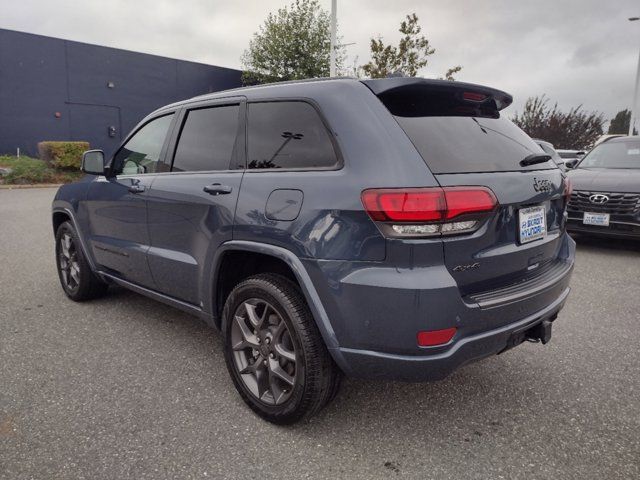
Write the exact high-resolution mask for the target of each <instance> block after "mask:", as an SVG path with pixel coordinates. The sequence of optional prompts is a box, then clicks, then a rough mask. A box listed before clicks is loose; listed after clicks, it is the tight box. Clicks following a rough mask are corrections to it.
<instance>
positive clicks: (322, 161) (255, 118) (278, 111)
mask: <svg viewBox="0 0 640 480" xmlns="http://www.w3.org/2000/svg"><path fill="white" fill-rule="evenodd" d="M247 132H248V139H247V143H248V162H247V167H248V168H249V169H327V168H333V167H335V166H336V165H337V164H338V159H337V156H336V152H335V150H334V148H333V142H332V141H331V137H330V136H329V132H328V130H327V127H326V126H325V125H324V123H323V122H322V119H321V118H320V115H319V114H318V112H317V111H316V109H315V108H314V107H313V106H311V105H310V104H309V103H306V102H302V101H278V102H257V103H250V104H248V121H247Z"/></svg>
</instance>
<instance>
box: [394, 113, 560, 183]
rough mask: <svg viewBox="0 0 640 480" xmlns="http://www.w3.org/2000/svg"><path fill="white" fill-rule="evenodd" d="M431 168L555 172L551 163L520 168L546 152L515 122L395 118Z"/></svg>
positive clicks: (447, 117)
mask: <svg viewBox="0 0 640 480" xmlns="http://www.w3.org/2000/svg"><path fill="white" fill-rule="evenodd" d="M394 118H395V119H396V120H397V122H398V123H399V124H400V126H401V127H402V129H403V130H404V132H405V133H406V134H407V136H408V137H409V139H410V140H411V141H412V142H413V144H414V145H415V147H416V149H417V150H418V152H419V153H420V155H421V156H422V158H423V159H424V161H425V162H426V164H427V165H428V167H429V169H430V170H431V171H432V172H433V173H436V174H439V173H465V172H502V171H518V170H541V169H553V168H556V166H555V164H554V163H553V162H551V161H548V162H545V163H540V164H535V165H530V166H528V167H521V166H520V161H521V160H522V159H524V158H525V157H527V156H528V155H531V154H532V153H544V152H543V150H542V149H541V148H540V147H539V146H538V145H537V144H536V143H535V142H534V141H533V140H532V139H531V138H530V137H529V136H528V135H527V134H526V133H524V132H523V131H522V130H521V129H520V128H518V127H517V126H516V125H515V124H513V122H511V121H510V120H508V119H506V118H504V117H503V116H500V117H499V118H483V117H477V118H476V117H465V116H424V117H402V116H398V115H396V116H394Z"/></svg>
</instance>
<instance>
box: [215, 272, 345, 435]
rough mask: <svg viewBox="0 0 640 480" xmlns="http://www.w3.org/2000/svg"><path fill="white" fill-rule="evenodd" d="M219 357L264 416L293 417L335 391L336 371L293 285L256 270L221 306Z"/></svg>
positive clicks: (315, 406)
mask: <svg viewBox="0 0 640 480" xmlns="http://www.w3.org/2000/svg"><path fill="white" fill-rule="evenodd" d="M223 325H224V330H225V331H224V335H225V359H226V362H227V367H228V369H229V373H230V374H231V377H232V379H233V382H234V385H235V387H236V389H237V390H238V392H239V393H240V395H241V396H242V398H243V400H244V401H245V402H246V403H247V405H248V406H249V407H250V408H251V409H252V410H253V411H255V412H256V413H257V414H258V415H260V416H261V417H262V418H264V419H265V420H268V421H270V422H273V423H278V424H289V423H294V422H296V421H298V420H300V419H302V418H305V417H309V416H311V415H313V414H315V413H317V412H318V411H319V410H320V409H321V408H322V407H324V406H325V405H326V404H327V403H328V402H329V401H330V400H331V399H332V398H333V396H335V394H336V392H337V389H338V386H339V382H340V372H339V370H338V368H337V367H336V365H335V364H334V362H333V360H332V359H331V356H330V355H329V352H328V351H327V349H326V347H325V345H324V342H323V340H322V337H321V336H320V332H319V331H318V328H317V326H316V324H315V322H314V320H313V318H312V316H311V312H310V311H309V308H308V307H307V305H306V303H305V301H304V298H303V297H302V294H301V293H300V291H299V290H298V288H297V286H296V285H295V284H293V283H292V282H290V281H289V280H287V279H286V278H284V277H281V276H279V275H273V274H261V275H256V276H254V277H251V278H248V279H247V280H245V281H243V282H242V283H240V284H239V285H238V286H236V287H235V288H234V290H233V291H232V292H231V294H230V295H229V298H228V299H227V301H226V303H225V307H224V312H223Z"/></svg>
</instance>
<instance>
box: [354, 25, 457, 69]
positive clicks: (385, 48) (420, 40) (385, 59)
mask: <svg viewBox="0 0 640 480" xmlns="http://www.w3.org/2000/svg"><path fill="white" fill-rule="evenodd" d="M421 31H422V28H421V27H420V25H419V24H418V16H417V15H416V14H415V13H412V14H411V15H407V18H406V20H404V21H403V22H402V23H401V24H400V33H402V35H403V37H402V38H401V39H400V43H399V44H398V46H397V47H396V46H393V45H385V44H384V42H383V41H382V38H380V37H378V38H372V39H371V45H370V46H371V61H369V63H366V64H365V65H362V71H363V72H364V73H365V75H367V76H369V77H371V78H384V77H387V76H389V75H391V74H396V73H401V74H403V75H406V76H409V77H415V76H416V75H417V74H418V71H419V70H420V69H421V68H424V67H426V66H427V64H428V63H429V60H428V58H429V56H430V55H433V54H434V53H435V49H434V48H432V47H431V44H430V43H429V40H427V37H425V36H424V35H420V32H421ZM461 69H462V67H461V66H457V67H453V68H450V69H449V70H448V71H447V73H446V78H447V80H453V79H454V78H453V74H455V73H457V72H459V71H460V70H461Z"/></svg>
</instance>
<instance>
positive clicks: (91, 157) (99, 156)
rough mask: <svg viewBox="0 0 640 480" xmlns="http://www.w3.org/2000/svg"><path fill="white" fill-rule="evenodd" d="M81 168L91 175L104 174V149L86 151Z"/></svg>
mask: <svg viewBox="0 0 640 480" xmlns="http://www.w3.org/2000/svg"><path fill="white" fill-rule="evenodd" d="M80 170H82V171H83V172H84V173H88V174H90V175H104V152H103V151H102V150H87V151H86V152H84V153H83V154H82V165H81V166H80Z"/></svg>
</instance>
